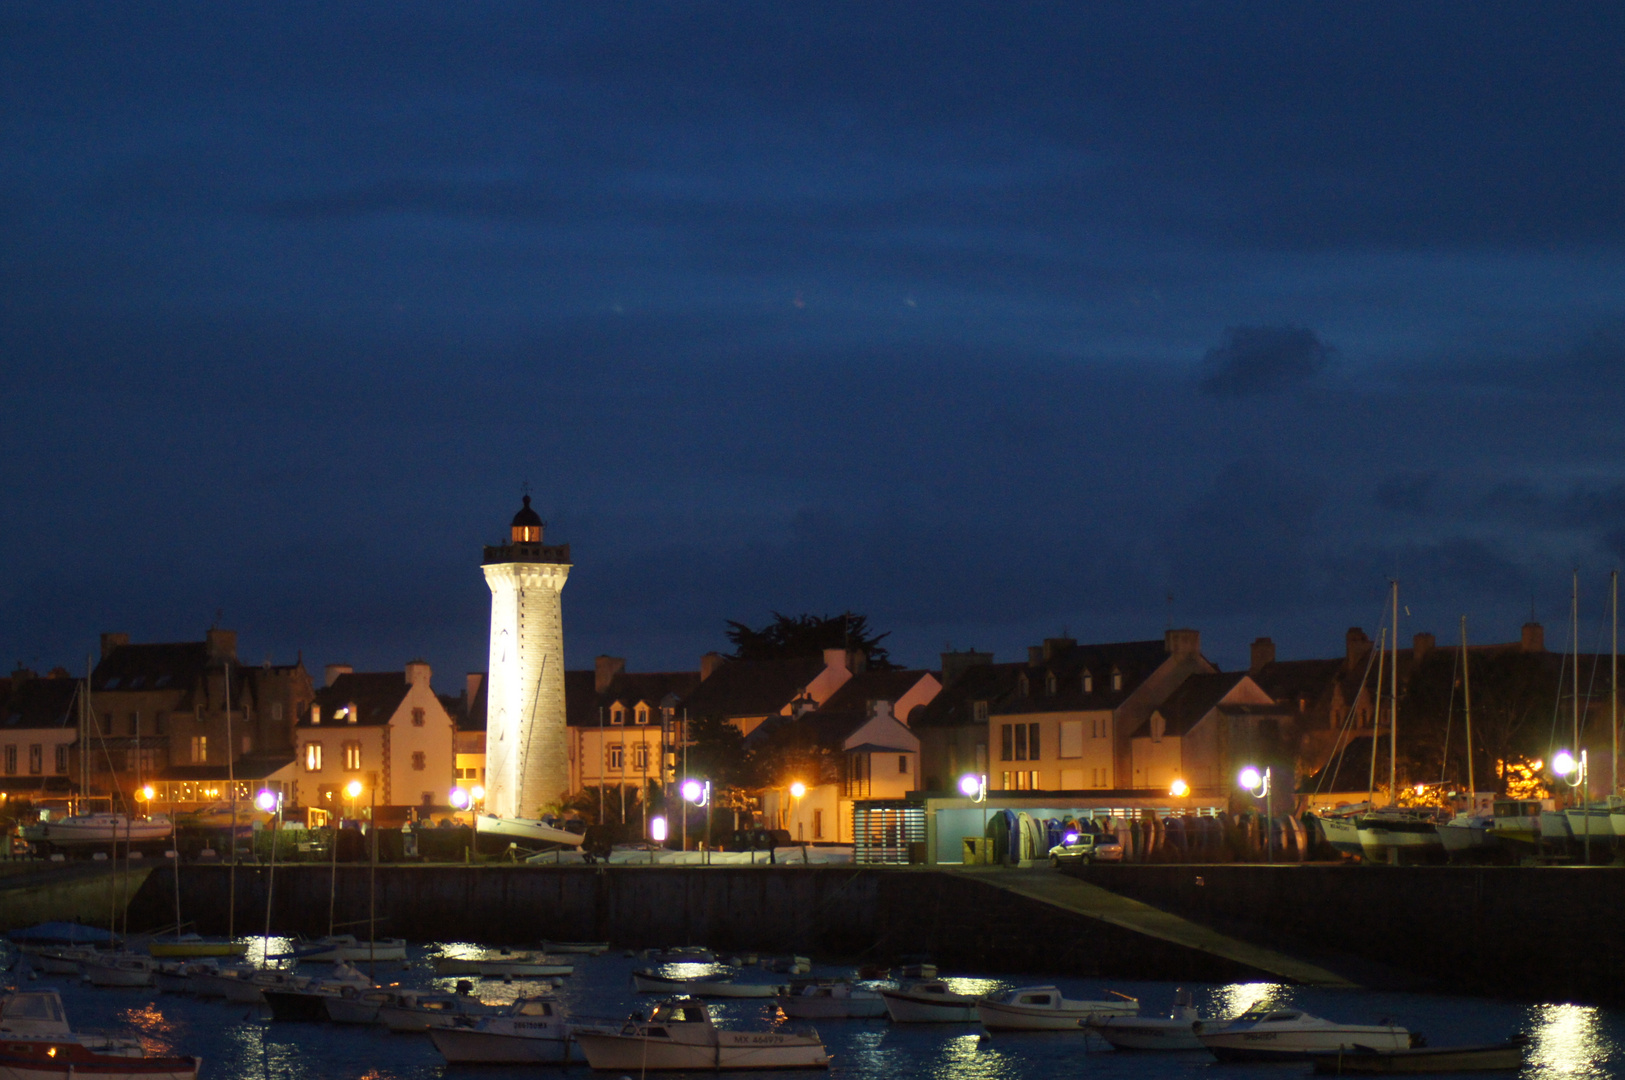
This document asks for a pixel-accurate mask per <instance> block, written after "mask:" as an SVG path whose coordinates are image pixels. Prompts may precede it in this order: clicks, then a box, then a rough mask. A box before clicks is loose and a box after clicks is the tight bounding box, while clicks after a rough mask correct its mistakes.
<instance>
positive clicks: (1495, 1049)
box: [1310, 1035, 1529, 1076]
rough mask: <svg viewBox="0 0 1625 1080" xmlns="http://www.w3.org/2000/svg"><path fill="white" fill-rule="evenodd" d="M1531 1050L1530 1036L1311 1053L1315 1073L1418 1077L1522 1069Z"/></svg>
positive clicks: (1363, 1047)
mask: <svg viewBox="0 0 1625 1080" xmlns="http://www.w3.org/2000/svg"><path fill="white" fill-rule="evenodd" d="M1528 1050H1529V1039H1528V1037H1527V1036H1522V1035H1520V1036H1518V1037H1517V1038H1514V1039H1509V1040H1507V1041H1506V1042H1504V1043H1494V1044H1492V1045H1488V1046H1419V1047H1412V1048H1410V1049H1405V1050H1374V1049H1372V1048H1371V1047H1369V1046H1355V1047H1352V1048H1350V1049H1347V1050H1337V1051H1334V1052H1331V1053H1324V1054H1312V1055H1310V1060H1311V1061H1313V1062H1314V1063H1315V1072H1317V1073H1321V1074H1323V1075H1331V1076H1342V1075H1343V1074H1344V1073H1356V1074H1360V1075H1378V1076H1401V1075H1409V1076H1415V1075H1419V1074H1422V1073H1458V1072H1498V1071H1501V1070H1511V1069H1521V1068H1523V1062H1524V1057H1525V1056H1526V1055H1527V1053H1528Z"/></svg>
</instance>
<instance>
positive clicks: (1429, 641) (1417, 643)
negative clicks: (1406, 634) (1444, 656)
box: [1411, 634, 1438, 664]
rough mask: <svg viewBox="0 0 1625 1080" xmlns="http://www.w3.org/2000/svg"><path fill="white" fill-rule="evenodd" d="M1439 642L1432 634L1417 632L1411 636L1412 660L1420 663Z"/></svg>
mask: <svg viewBox="0 0 1625 1080" xmlns="http://www.w3.org/2000/svg"><path fill="white" fill-rule="evenodd" d="M1437 644H1438V641H1437V639H1435V638H1434V636H1433V635H1432V634H1417V635H1416V636H1415V637H1413V638H1411V660H1412V661H1413V662H1414V663H1418V664H1420V663H1421V662H1422V658H1423V657H1425V656H1427V654H1428V653H1430V652H1432V651H1433V649H1434V647H1435V646H1436V645H1437Z"/></svg>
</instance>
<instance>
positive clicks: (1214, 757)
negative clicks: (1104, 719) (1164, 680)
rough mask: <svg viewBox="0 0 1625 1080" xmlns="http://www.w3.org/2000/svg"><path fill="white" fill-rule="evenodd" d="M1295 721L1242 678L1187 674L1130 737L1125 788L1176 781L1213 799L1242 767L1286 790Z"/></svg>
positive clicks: (1286, 708)
mask: <svg viewBox="0 0 1625 1080" xmlns="http://www.w3.org/2000/svg"><path fill="white" fill-rule="evenodd" d="M1297 717H1298V713H1297V709H1296V708H1295V707H1293V706H1292V705H1281V704H1277V703H1276V702H1275V701H1274V700H1273V699H1271V697H1270V696H1269V695H1268V694H1266V693H1265V692H1264V691H1263V690H1262V689H1261V688H1260V687H1259V685H1258V684H1257V683H1256V682H1254V681H1253V680H1252V678H1251V677H1249V676H1248V675H1247V674H1246V673H1245V672H1225V673H1219V672H1214V673H1212V674H1197V675H1190V676H1187V677H1186V679H1185V681H1184V682H1182V683H1180V685H1179V688H1178V689H1177V690H1175V691H1174V692H1173V693H1172V694H1170V695H1168V697H1167V698H1166V699H1164V700H1163V701H1162V702H1161V704H1159V705H1157V706H1156V707H1155V708H1153V709H1152V710H1151V715H1150V716H1149V717H1147V718H1146V721H1145V723H1144V724H1143V725H1141V727H1140V730H1139V731H1137V732H1136V733H1135V734H1134V735H1133V737H1132V739H1131V746H1132V751H1133V770H1134V771H1133V773H1132V778H1131V782H1130V785H1129V786H1131V787H1136V788H1145V789H1161V790H1166V789H1168V788H1170V787H1171V786H1172V785H1173V784H1174V782H1175V781H1176V780H1178V781H1183V782H1184V783H1185V784H1186V785H1187V786H1189V787H1190V788H1191V789H1192V790H1193V791H1195V792H1196V793H1198V794H1213V793H1217V792H1219V791H1222V790H1224V789H1226V788H1228V787H1231V786H1233V785H1234V783H1235V780H1234V777H1236V776H1237V775H1238V774H1239V773H1240V771H1241V770H1242V769H1243V768H1246V767H1248V766H1257V767H1259V768H1263V767H1265V766H1268V767H1270V768H1271V769H1273V770H1274V776H1275V778H1276V780H1275V782H1276V783H1277V784H1279V785H1280V786H1281V790H1283V791H1285V790H1289V788H1288V783H1289V779H1290V777H1291V775H1292V769H1293V747H1294V746H1295V745H1296V741H1297V740H1296V723H1297Z"/></svg>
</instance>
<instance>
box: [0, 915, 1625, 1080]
mask: <svg viewBox="0 0 1625 1080" xmlns="http://www.w3.org/2000/svg"><path fill="white" fill-rule="evenodd" d="M289 944H291V942H289V941H288V940H287V939H273V941H272V952H277V951H281V950H282V949H285V948H287V947H288V945H289ZM445 951H447V950H445V949H442V948H440V947H431V948H414V949H413V950H412V963H410V964H409V965H407V966H406V967H404V968H400V967H394V966H392V967H391V969H390V970H389V971H388V973H387V974H386V973H385V972H384V971H382V970H381V971H380V972H379V976H380V980H381V981H384V982H395V981H399V982H401V983H403V984H407V985H413V986H430V985H432V986H438V987H444V988H447V989H449V988H451V987H452V986H454V985H455V983H456V981H457V979H456V978H455V977H436V976H434V974H433V972H432V967H431V965H432V959H433V956H434V955H436V954H440V953H442V952H445ZM471 951H482V950H479V949H477V948H475V947H471ZM573 960H574V962H575V964H576V974H575V975H574V976H573V977H571V978H569V979H566V980H564V981H563V984H562V986H561V987H560V988H559V990H558V996H559V998H560V1000H561V1001H562V1002H563V1003H564V1004H565V1005H566V1007H567V1008H568V1009H569V1010H570V1012H571V1013H572V1015H575V1016H578V1017H588V1016H591V1017H601V1018H604V1019H606V1020H611V1021H616V1022H618V1021H620V1020H623V1019H625V1017H626V1016H627V1014H628V1013H630V1012H631V1011H632V1010H634V1009H639V1010H643V1011H645V1012H647V1010H648V1009H649V1008H650V1006H651V1005H652V1004H653V1003H654V1001H655V1000H656V999H655V997H654V996H652V995H639V994H634V993H633V992H632V990H631V987H630V985H629V978H628V977H629V975H630V973H631V971H632V970H633V969H634V968H638V967H644V966H647V965H648V963H649V961H647V960H645V959H643V958H642V957H625V956H621V955H606V956H602V957H574V958H573ZM684 966H685V967H687V968H688V969H689V970H696V971H698V972H704V971H708V970H711V969H710V968H709V967H708V966H706V965H684ZM314 970H316V971H318V972H319V971H322V970H325V965H316V966H315V967H314ZM743 974H744V976H745V977H746V978H748V979H754V980H758V981H768V980H782V979H783V978H784V977H783V976H777V975H773V974H772V973H769V972H765V971H758V970H756V969H748V970H746V971H745V972H743ZM814 974H817V975H851V974H853V969H852V968H849V967H848V968H840V967H830V966H822V965H821V966H819V967H818V968H816V969H815V971H814ZM14 977H20V978H22V979H24V980H26V973H20V975H19V976H14ZM474 981H475V986H476V989H475V993H476V994H477V995H478V996H479V997H480V998H482V999H483V1000H486V1001H491V1002H508V1001H512V1000H514V999H515V998H517V997H521V996H531V995H535V994H539V993H544V992H546V991H547V990H548V989H549V987H548V982H549V980H545V979H516V980H512V981H502V980H497V979H477V980H474ZM945 981H947V982H948V983H949V985H950V986H951V987H953V988H954V989H955V990H958V991H962V992H968V993H977V994H1003V993H1005V992H1007V991H1008V990H1010V989H1012V988H1014V987H1017V986H1032V985H1039V984H1045V983H1053V984H1054V985H1056V986H1058V987H1059V988H1060V989H1061V991H1062V993H1064V994H1065V995H1066V996H1068V997H1072V998H1100V997H1103V996H1105V994H1106V993H1107V992H1108V991H1112V990H1117V991H1122V992H1124V993H1129V994H1133V995H1135V996H1136V997H1138V998H1139V999H1140V1001H1141V1008H1142V1011H1143V1012H1145V1013H1146V1014H1148V1015H1152V1014H1157V1013H1162V1014H1166V1012H1167V1009H1168V1007H1169V1006H1170V1005H1171V1003H1172V1001H1173V996H1174V990H1175V985H1174V984H1173V983H1150V982H1137V981H1134V980H1126V979H1112V980H1101V979H1077V978H1067V977H1055V976H1051V975H1045V974H1028V975H1018V976H1006V977H986V976H965V975H962V974H954V973H950V974H948V975H947V977H946V978H945ZM25 984H26V985H28V986H30V987H33V986H38V987H41V988H43V987H46V986H53V987H56V988H57V989H59V990H60V991H61V993H62V995H63V1000H64V1003H65V1004H66V1005H67V1007H68V1012H69V1016H70V1017H71V1018H72V1020H73V1022H74V1024H75V1025H76V1026H78V1027H82V1028H101V1029H109V1030H121V1031H123V1032H125V1033H127V1034H137V1035H139V1036H141V1037H142V1038H143V1039H149V1038H150V1039H152V1040H153V1041H154V1042H155V1043H156V1042H161V1043H162V1044H163V1049H166V1050H168V1051H170V1052H175V1053H188V1054H198V1055H200V1056H201V1057H202V1058H203V1059H204V1067H203V1080H238V1078H244V1080H250V1078H252V1080H273V1078H274V1080H357V1078H361V1077H365V1078H368V1080H452V1078H453V1077H456V1076H457V1075H459V1074H458V1073H456V1072H451V1071H448V1070H447V1069H446V1067H445V1066H444V1065H443V1063H442V1062H441V1060H440V1058H439V1056H438V1055H437V1054H436V1053H435V1052H434V1049H433V1046H432V1045H431V1044H430V1042H429V1041H428V1039H427V1038H425V1037H423V1036H409V1035H393V1034H390V1033H388V1032H387V1031H382V1030H378V1031H375V1030H372V1029H357V1028H337V1027H330V1026H326V1025H313V1024H297V1023H294V1024H288V1023H270V1022H267V1021H266V1020H265V1019H264V1018H263V1016H262V1014H261V1013H259V1011H258V1010H255V1009H251V1008H249V1007H247V1006H242V1005H230V1004H226V1003H224V1002H219V1001H215V1002H207V1001H196V1000H193V999H190V998H186V997H181V996H172V995H168V994H158V993H155V992H152V991H140V990H98V989H96V988H93V987H89V986H85V985H82V984H80V983H78V982H77V981H74V980H69V979H65V978H58V977H51V976H43V977H41V978H40V979H39V981H38V982H25ZM1187 989H1189V990H1190V991H1191V992H1192V994H1193V997H1194V1000H1195V1001H1196V1003H1197V1004H1198V1006H1199V1007H1200V1010H1201V1013H1202V1015H1203V1016H1205V1017H1206V1016H1233V1015H1235V1014H1237V1013H1239V1012H1242V1011H1244V1010H1245V1009H1246V1008H1247V1007H1248V1006H1250V1005H1253V1004H1256V1003H1258V1002H1261V1001H1267V1002H1269V1003H1270V1004H1275V1005H1281V1006H1294V1007H1298V1008H1302V1009H1304V1010H1306V1011H1308V1012H1310V1013H1312V1014H1314V1015H1317V1016H1322V1017H1325V1018H1327V1019H1330V1020H1341V1021H1347V1022H1354V1023H1374V1022H1376V1021H1377V1020H1379V1019H1381V1018H1382V1017H1393V1018H1394V1019H1395V1020H1396V1021H1397V1022H1398V1023H1401V1024H1403V1025H1405V1026H1406V1027H1408V1028H1410V1029H1411V1030H1412V1031H1419V1032H1423V1033H1425V1034H1426V1035H1427V1037H1428V1041H1429V1043H1430V1044H1431V1045H1434V1046H1444V1045H1459V1044H1469V1043H1490V1042H1499V1041H1501V1040H1502V1039H1505V1038H1506V1037H1508V1036H1509V1035H1511V1034H1513V1033H1514V1032H1518V1031H1522V1032H1525V1033H1527V1034H1528V1035H1529V1036H1530V1037H1531V1052H1530V1064H1529V1067H1528V1068H1527V1069H1525V1070H1524V1072H1523V1074H1522V1080H1571V1078H1573V1080H1591V1078H1594V1077H1595V1078H1602V1077H1609V1076H1614V1075H1620V1074H1621V1072H1622V1071H1625V1070H1622V1068H1621V1066H1625V1055H1622V1054H1621V1052H1620V1046H1621V1044H1622V1043H1625V1014H1622V1013H1620V1012H1618V1011H1616V1010H1612V1009H1604V1008H1589V1007H1581V1006H1572V1005H1555V1004H1554V1005H1536V1006H1531V1005H1527V1004H1518V1003H1512V1002H1505V1001H1495V1000H1489V999H1478V998H1465V997H1450V996H1445V995H1432V996H1423V995H1417V994H1398V993H1379V992H1371V991H1354V990H1330V989H1317V988H1312V987H1296V986H1284V985H1279V984H1274V983H1261V982H1260V983H1236V984H1228V985H1216V984H1209V985H1200V984H1187ZM776 1011H777V1010H776V1007H775V1006H774V1004H773V1002H772V1001H771V1000H766V1001H762V1000H749V1001H741V1000H736V1001H727V1002H719V1003H718V1004H717V1005H716V1008H715V1012H716V1014H717V1015H718V1017H719V1020H720V1021H721V1022H723V1023H724V1024H725V1025H726V1026H729V1027H735V1028H740V1027H753V1026H762V1025H769V1024H772V1023H773V1017H774V1014H775V1013H776ZM796 1023H797V1024H804V1023H806V1022H805V1021H797V1022H796ZM814 1026H816V1028H817V1030H818V1032H819V1033H820V1035H822V1036H823V1038H824V1040H825V1043H826V1045H827V1046H828V1047H829V1050H830V1053H831V1056H832V1058H833V1062H832V1066H831V1069H830V1072H829V1074H828V1076H830V1077H831V1078H832V1080H947V1078H952V1080H1051V1078H1056V1077H1069V1078H1071V1077H1081V1078H1085V1080H1164V1078H1183V1080H1286V1078H1287V1077H1296V1076H1299V1075H1306V1073H1304V1071H1303V1069H1302V1067H1300V1066H1288V1067H1283V1066H1257V1067H1254V1066H1241V1065H1227V1066H1218V1065H1215V1064H1213V1063H1212V1062H1211V1060H1210V1059H1209V1057H1208V1056H1207V1055H1206V1054H1204V1053H1201V1052H1194V1053H1182V1054H1121V1053H1114V1052H1112V1051H1109V1050H1104V1049H1102V1047H1101V1046H1100V1044H1099V1043H1098V1042H1094V1043H1093V1045H1091V1044H1090V1043H1088V1042H1086V1041H1085V1039H1084V1038H1083V1036H1082V1035H1081V1034H1079V1035H1073V1034H1071V1033H1032V1034H1000V1035H997V1036H994V1037H991V1038H989V1037H985V1036H983V1035H982V1034H981V1033H980V1030H979V1028H978V1027H977V1026H976V1025H974V1024H907V1025H892V1024H888V1023H887V1022H886V1021H885V1020H852V1021H834V1020H819V1021H817V1022H816V1023H815V1025H814ZM462 1075H469V1074H462ZM480 1075H481V1076H484V1077H489V1078H491V1080H521V1078H523V1080H536V1077H537V1076H538V1075H539V1074H538V1073H537V1072H536V1071H535V1070H520V1069H500V1068H499V1069H495V1070H493V1071H489V1072H482V1073H481V1074H480ZM546 1075H547V1076H557V1077H558V1078H559V1080H589V1078H590V1077H592V1076H593V1075H594V1074H592V1073H590V1072H588V1071H587V1070H586V1069H585V1068H583V1067H581V1066H579V1065H578V1066H574V1067H571V1068H569V1069H565V1070H558V1071H555V1070H552V1069H549V1070H548V1071H547V1073H546ZM761 1075H762V1080H766V1077H768V1076H777V1077H779V1078H780V1080H784V1074H761ZM804 1075H808V1076H809V1077H810V1076H812V1075H819V1074H804ZM611 1080H613V1077H611ZM741 1080H754V1076H753V1074H751V1075H747V1076H744V1077H741Z"/></svg>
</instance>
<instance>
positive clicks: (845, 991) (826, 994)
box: [775, 979, 886, 1020]
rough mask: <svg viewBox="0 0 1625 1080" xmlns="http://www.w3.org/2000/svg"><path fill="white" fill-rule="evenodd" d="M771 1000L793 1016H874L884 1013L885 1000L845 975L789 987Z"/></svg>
mask: <svg viewBox="0 0 1625 1080" xmlns="http://www.w3.org/2000/svg"><path fill="white" fill-rule="evenodd" d="M789 990H790V993H788V994H780V995H779V996H778V997H777V998H776V999H775V1000H776V1001H777V1002H778V1006H779V1009H780V1011H782V1012H783V1013H784V1015H785V1016H788V1017H790V1018H792V1019H795V1020H828V1019H874V1018H878V1017H882V1016H885V1015H886V1002H885V1001H884V1000H883V999H882V998H881V996H880V995H879V994H878V993H876V992H875V991H873V990H866V989H864V988H863V987H861V986H854V985H853V984H852V982H851V980H849V979H834V980H818V981H811V982H806V983H803V984H800V985H792V986H790V987H789Z"/></svg>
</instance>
